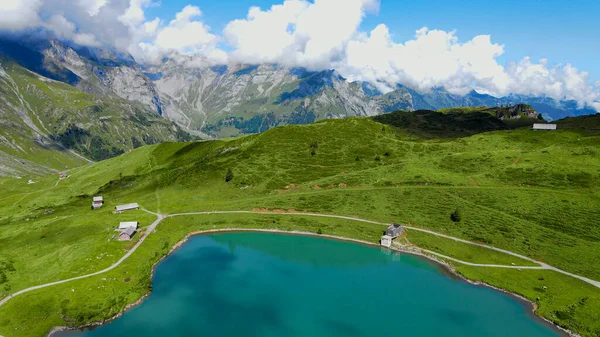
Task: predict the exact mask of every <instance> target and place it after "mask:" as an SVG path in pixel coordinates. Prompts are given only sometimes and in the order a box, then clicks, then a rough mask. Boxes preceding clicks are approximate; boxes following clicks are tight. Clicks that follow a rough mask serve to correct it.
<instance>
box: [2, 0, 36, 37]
mask: <svg viewBox="0 0 600 337" xmlns="http://www.w3.org/2000/svg"><path fill="white" fill-rule="evenodd" d="M41 5H42V1H41V0H1V1H0V30H11V31H18V30H22V29H26V28H33V27H36V26H38V25H39V24H40V22H41V19H40V17H39V15H38V11H39V9H40V7H41Z"/></svg>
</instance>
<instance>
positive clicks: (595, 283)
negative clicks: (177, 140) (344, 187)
mask: <svg viewBox="0 0 600 337" xmlns="http://www.w3.org/2000/svg"><path fill="white" fill-rule="evenodd" d="M142 210H143V211H144V212H147V213H149V214H152V215H155V216H156V217H157V218H156V220H155V221H154V222H153V223H152V224H151V225H150V226H149V227H148V229H147V230H146V235H144V236H142V237H141V238H140V239H139V241H138V242H137V243H136V244H135V245H134V246H133V247H132V248H131V250H129V251H128V252H127V253H126V254H125V255H124V256H123V257H121V258H120V259H119V260H118V261H117V262H115V263H114V264H113V265H111V266H110V267H108V268H105V269H103V270H100V271H97V272H95V273H91V274H87V275H82V276H77V277H73V278H70V279H66V280H62V281H56V282H51V283H46V284H42V285H38V286H34V287H29V288H27V289H23V290H20V291H18V292H16V293H14V294H10V295H8V296H7V297H5V298H4V299H2V300H0V307H1V306H2V305H4V304H6V303H7V302H8V301H9V300H11V299H13V298H15V297H16V296H19V295H22V294H24V293H27V292H30V291H34V290H38V289H43V288H47V287H50V286H54V285H58V284H64V283H67V282H71V281H76V280H81V279H85V278H89V277H93V276H97V275H100V274H104V273H106V272H109V271H111V270H113V269H115V268H116V267H118V266H119V265H121V264H122V263H123V262H124V261H125V260H127V258H129V257H130V256H131V255H133V253H134V252H135V251H136V250H137V249H138V248H139V247H140V246H141V245H142V243H143V242H144V241H145V240H146V238H147V237H148V236H149V235H150V234H152V233H154V232H155V230H156V227H157V226H158V225H159V224H160V223H161V222H162V221H163V220H164V219H167V218H173V217H180V216H193V215H214V214H217V215H218V214H257V215H279V216H286V215H287V216H308V217H322V218H333V219H343V220H350V221H358V222H363V223H370V224H376V225H382V226H387V225H388V224H387V223H383V222H377V221H372V220H366V219H361V218H356V217H350V216H343V215H330V214H318V213H300V212H270V211H264V212H263V211H210V212H190V213H177V214H171V215H164V214H159V213H155V212H151V211H148V210H146V209H144V208H142ZM404 228H406V229H408V230H414V231H420V232H423V233H427V234H431V235H435V236H439V237H442V238H446V239H450V240H454V241H456V242H461V243H465V244H469V245H474V246H478V247H483V248H486V249H490V250H494V251H497V252H501V253H504V254H508V255H511V256H514V257H517V258H520V259H523V260H527V261H530V262H534V263H536V264H538V265H539V266H537V267H536V266H512V265H511V266H506V265H494V264H475V263H470V262H466V261H461V260H459V259H455V258H451V257H448V256H445V255H442V254H439V253H435V252H432V251H428V250H422V251H424V252H427V253H430V254H433V255H436V256H439V257H441V258H444V259H448V260H450V261H454V262H457V263H461V264H465V265H469V266H476V267H482V268H488V267H489V268H506V269H519V268H520V269H539V270H544V269H545V270H552V271H555V272H558V273H561V274H564V275H567V276H571V277H573V278H576V279H579V280H581V281H583V282H586V283H588V284H591V285H592V286H594V287H596V288H600V282H598V281H595V280H592V279H589V278H586V277H583V276H580V275H576V274H573V273H569V272H567V271H564V270H562V269H559V268H556V267H553V266H551V265H549V264H546V263H543V262H540V261H536V260H534V259H532V258H529V257H527V256H523V255H520V254H517V253H514V252H511V251H508V250H505V249H501V248H497V247H494V246H488V245H484V244H481V243H476V242H471V241H468V240H464V239H460V238H456V237H453V236H449V235H446V234H441V233H437V232H434V231H431V230H428V229H423V228H418V227H412V226H404ZM228 230H230V231H236V230H237V229H235V228H231V229H228ZM340 239H344V238H340Z"/></svg>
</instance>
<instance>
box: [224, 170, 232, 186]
mask: <svg viewBox="0 0 600 337" xmlns="http://www.w3.org/2000/svg"><path fill="white" fill-rule="evenodd" d="M232 180H233V171H232V170H231V169H227V173H225V182H227V183H228V182H230V181H232Z"/></svg>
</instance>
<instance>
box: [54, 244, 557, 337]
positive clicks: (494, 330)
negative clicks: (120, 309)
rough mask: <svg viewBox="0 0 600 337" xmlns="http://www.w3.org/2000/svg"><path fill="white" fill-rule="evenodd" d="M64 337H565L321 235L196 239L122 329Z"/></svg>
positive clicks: (476, 292) (503, 303) (165, 266)
mask: <svg viewBox="0 0 600 337" xmlns="http://www.w3.org/2000/svg"><path fill="white" fill-rule="evenodd" d="M60 336H61V337H65V336H69V337H75V336H77V337H83V336H85V337H166V336H174V337H183V336H185V337H192V336H193V337H196V336H198V337H200V336H202V337H203V336H207V337H228V336H231V337H246V336H265V337H308V336H312V337H320V336H347V337H364V336H398V337H400V336H405V337H414V336H419V337H429V336H431V337H453V336H456V337H459V336H460V337H483V336H486V337H519V336H526V337H556V336H562V335H561V334H560V333H559V332H558V331H557V330H555V329H554V328H553V327H551V326H549V325H547V324H545V323H544V322H542V321H541V320H539V319H537V318H535V317H534V315H533V314H532V313H531V308H530V306H529V305H527V304H525V303H522V302H521V301H518V300H516V299H515V298H513V297H511V296H508V295H505V294H501V293H499V292H496V291H493V290H491V289H488V288H484V287H476V286H473V285H470V284H467V283H465V282H462V281H460V280H457V279H456V278H454V277H452V276H450V275H447V274H446V273H445V272H443V270H441V269H440V268H439V267H438V266H436V265H434V264H432V263H431V262H429V261H427V260H424V259H422V258H419V257H415V256H410V255H397V254H390V253H389V251H385V250H381V249H379V248H374V247H366V246H362V245H358V244H353V243H347V242H339V241H333V240H326V239H322V238H314V237H302V236H288V235H277V234H264V233H232V234H218V235H211V236H198V237H194V238H192V239H191V240H190V241H189V242H188V243H187V244H185V245H184V246H183V247H182V248H181V249H179V250H178V251H176V252H175V253H174V254H173V255H171V256H170V257H168V258H167V259H166V260H165V261H164V262H163V263H161V264H160V265H159V266H158V267H157V269H156V276H155V278H154V282H153V292H152V295H151V296H150V297H149V298H148V299H147V300H146V301H145V302H144V303H143V304H142V305H140V306H139V307H137V308H135V309H133V310H131V311H129V312H127V313H126V314H125V315H123V317H121V318H119V319H117V320H116V321H114V322H112V323H110V324H108V325H105V326H102V327H99V328H96V329H94V330H92V331H82V332H81V331H80V332H68V333H62V334H60Z"/></svg>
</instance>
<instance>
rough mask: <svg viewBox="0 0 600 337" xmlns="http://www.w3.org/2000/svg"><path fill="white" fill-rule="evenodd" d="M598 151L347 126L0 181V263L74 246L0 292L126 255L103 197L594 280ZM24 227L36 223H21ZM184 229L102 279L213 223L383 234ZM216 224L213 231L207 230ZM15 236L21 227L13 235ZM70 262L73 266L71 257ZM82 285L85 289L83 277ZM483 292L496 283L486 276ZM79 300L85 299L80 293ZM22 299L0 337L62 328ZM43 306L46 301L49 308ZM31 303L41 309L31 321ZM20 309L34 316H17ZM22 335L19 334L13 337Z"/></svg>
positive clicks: (85, 317) (288, 131)
mask: <svg viewBox="0 0 600 337" xmlns="http://www.w3.org/2000/svg"><path fill="white" fill-rule="evenodd" d="M314 142H316V143H318V148H317V149H316V151H315V152H316V153H315V155H311V148H310V144H311V143H314ZM598 144H600V137H598V136H584V135H582V134H580V133H576V132H572V131H559V132H552V133H540V132H531V131H527V130H518V131H503V132H491V133H484V134H478V135H475V136H471V137H467V138H458V139H445V140H440V139H430V140H423V139H419V138H416V137H415V136H406V132H405V130H397V129H394V128H393V127H390V126H384V125H382V124H379V123H376V122H374V121H371V120H369V119H359V118H351V119H347V120H328V121H323V122H319V123H316V124H313V125H294V126H287V127H281V128H275V129H272V130H270V131H267V132H265V133H263V134H260V135H253V136H248V137H242V138H236V139H228V140H219V141H210V142H195V143H165V144H160V145H153V146H148V147H143V148H139V149H136V150H134V151H132V152H131V153H128V154H125V155H123V156H120V157H117V158H113V159H111V160H107V161H103V162H100V163H97V164H95V165H93V166H87V167H83V168H79V169H76V170H73V171H72V172H71V176H70V177H69V178H68V179H66V180H63V181H60V183H59V184H58V185H57V186H56V187H54V184H56V180H57V179H56V177H54V176H52V177H45V178H43V179H40V180H39V182H38V184H39V185H37V187H39V189H37V190H36V188H35V187H32V186H27V185H26V182H23V181H22V180H2V181H1V182H3V183H4V186H6V192H5V193H3V194H4V195H3V196H0V207H1V210H2V211H1V213H0V238H2V240H3V241H2V242H7V243H10V242H13V241H14V242H17V243H18V244H19V245H20V246H18V247H17V246H16V245H15V246H4V245H0V256H9V255H10V254H12V253H11V251H12V250H15V251H16V252H21V251H26V250H28V249H29V250H31V251H32V252H33V251H41V252H52V251H53V250H55V249H56V248H57V247H60V246H61V245H62V244H63V242H67V243H68V244H69V245H71V246H70V247H75V248H76V250H75V251H74V252H73V254H71V255H68V256H67V258H66V259H64V260H61V259H60V258H55V259H50V258H48V256H49V255H48V254H41V255H38V256H36V255H34V254H29V253H24V254H25V255H24V256H25V257H26V258H24V259H22V260H21V262H20V263H21V264H20V265H17V266H18V268H17V271H18V270H19V269H22V270H27V271H28V273H29V274H32V275H37V276H31V277H32V278H33V279H31V280H25V279H23V278H20V277H17V276H15V273H12V274H10V273H9V274H8V281H7V282H6V283H5V284H3V285H0V289H1V287H5V286H9V287H10V289H11V290H10V291H11V292H12V291H15V290H17V289H19V288H23V287H26V286H27V285H29V284H30V283H45V282H49V281H51V280H55V279H57V278H62V277H66V276H67V274H69V273H70V275H72V276H76V274H77V273H85V272H86V270H85V268H86V267H87V264H86V262H85V259H86V258H95V257H97V256H98V255H99V254H100V253H102V252H107V251H108V249H114V251H116V250H118V249H121V252H122V253H123V249H124V247H122V246H119V245H115V246H112V243H110V242H109V241H108V239H107V236H106V235H107V234H106V232H105V231H106V228H108V224H107V223H108V222H110V223H113V222H114V223H115V224H116V223H118V219H117V218H116V217H115V216H113V215H111V214H106V215H105V216H106V218H104V215H97V213H93V212H90V211H89V201H90V200H91V196H93V195H96V194H102V195H103V196H104V198H105V200H106V201H107V203H108V204H107V209H108V208H109V207H112V206H114V205H117V204H120V203H126V202H138V203H140V204H141V205H143V206H144V207H145V208H147V209H149V210H152V211H157V210H160V211H161V212H163V213H169V214H175V213H181V212H198V211H211V210H252V209H255V208H268V209H285V210H290V209H295V210H298V211H310V212H315V213H331V214H339V215H350V216H358V217H362V218H366V219H372V220H377V221H380V222H391V221H396V222H402V223H407V224H411V225H412V226H417V227H423V228H429V229H433V230H435V231H437V232H440V233H445V234H449V235H452V236H456V237H460V238H464V239H467V240H471V241H476V242H484V243H487V244H490V245H493V246H496V247H500V248H504V249H508V250H511V251H514V252H517V253H520V254H523V255H526V256H528V257H531V258H534V259H537V260H540V261H543V262H546V263H549V264H551V265H553V266H555V267H558V268H561V269H564V270H568V271H570V272H573V273H577V274H581V275H583V276H586V277H589V278H592V279H597V280H600V269H599V268H598V266H597V261H599V260H600V232H599V228H600V214H599V212H600V211H599V210H600V193H599V192H598V186H600V158H598V156H595V155H594V151H589V149H590V148H593V147H594V146H597V145H598ZM586 149H587V150H586ZM228 169H231V170H232V171H233V173H234V179H233V180H232V181H231V182H229V183H226V182H225V179H224V177H225V172H226V171H227V170H228ZM3 191H4V190H3ZM48 208H52V209H55V210H56V213H54V214H52V215H47V216H39V214H40V213H43V210H45V209H48ZM457 208H459V209H460V210H461V213H462V222H460V223H453V222H452V221H451V220H450V214H451V213H452V212H454V210H455V209H457ZM34 216H38V218H33V217H34ZM60 216H62V218H61V217H60ZM142 216H143V215H142V214H140V217H142ZM28 218H33V219H34V220H33V221H32V220H31V219H30V220H29V221H26V219H28ZM62 219H67V220H65V221H62ZM187 219H188V218H173V219H168V220H166V221H165V222H164V223H162V224H161V225H160V226H159V227H158V234H157V235H151V236H150V237H149V238H148V241H146V242H145V243H144V245H142V248H141V250H140V252H139V254H138V252H136V254H134V256H132V259H131V260H128V261H126V262H125V263H124V264H123V266H122V268H118V270H115V271H111V275H113V274H114V275H116V276H118V277H117V278H118V279H124V278H126V277H128V276H127V275H129V276H134V278H135V279H139V280H147V276H148V275H149V267H148V266H149V265H151V262H152V261H154V260H155V259H156V258H158V257H159V256H161V254H163V253H164V251H166V250H168V249H169V247H171V246H172V245H173V244H174V243H175V242H177V241H178V240H179V239H180V238H182V237H183V236H185V234H186V233H187V232H189V231H193V230H198V229H202V228H210V227H211V226H217V227H218V226H222V227H240V226H245V227H247V228H251V227H258V228H282V229H304V230H308V231H317V230H318V229H319V228H321V230H322V232H324V233H327V234H335V235H340V236H347V237H352V238H359V239H364V240H368V241H371V242H376V241H377V240H378V239H379V237H380V235H381V231H382V228H381V227H380V226H374V227H365V225H364V224H360V223H354V222H353V223H344V224H343V225H338V224H337V223H335V222H326V221H325V220H319V221H318V222H317V223H315V222H314V221H317V220H315V219H308V218H307V220H306V221H309V223H307V224H302V223H300V224H299V223H298V222H299V221H300V220H301V219H304V218H300V219H297V220H291V218H285V219H289V220H283V219H284V216H280V217H277V216H273V217H271V218H268V219H270V221H271V222H269V221H268V220H267V221H262V220H261V221H260V222H257V221H258V220H253V219H257V218H255V217H254V216H251V215H244V216H241V217H238V218H236V219H231V218H228V216H224V215H219V216H216V215H215V216H214V220H211V221H213V222H215V223H205V222H202V221H207V220H197V219H201V217H197V218H196V217H194V218H190V219H191V220H187ZM238 219H239V220H238ZM279 219H281V220H279ZM151 220H152V218H151V217H149V218H145V220H141V221H142V222H144V221H145V222H146V223H149V222H151ZM273 220H274V221H275V223H273ZM218 221H223V222H222V223H218V224H217V223H216V222H218ZM243 221H247V223H246V224H244V222H243ZM280 221H288V222H289V223H282V222H280ZM193 222H197V223H193ZM21 228H22V229H23V230H19V229H21ZM38 228H47V229H48V230H49V231H50V233H52V240H41V239H40V238H41V235H40V232H39V230H38ZM163 239H164V241H160V240H163ZM157 241H160V242H157ZM151 242H154V243H151ZM437 248H438V249H442V250H444V252H445V253H447V254H446V255H451V256H463V257H464V256H471V257H472V258H473V259H475V258H477V259H479V256H478V254H476V253H474V252H469V251H465V250H464V248H463V247H454V246H451V245H446V244H444V245H443V246H442V245H440V244H438V247H437ZM142 252H144V253H142ZM49 254H50V253H49ZM57 254H58V253H57ZM144 254H148V255H144ZM113 255H114V256H110V257H108V258H106V260H103V262H102V263H105V264H106V265H108V264H110V262H111V261H112V262H114V261H116V260H117V259H118V256H117V255H116V254H113ZM54 256H55V257H60V255H54ZM79 256H81V257H83V259H78V258H77V257H79ZM139 256H145V257H144V258H143V259H142V260H141V261H144V263H141V264H140V261H138V260H137V259H138V258H139ZM148 256H150V258H149V257H148ZM496 258H498V259H503V258H502V257H494V256H493V255H491V256H487V255H486V257H485V261H486V262H487V261H489V260H488V259H496ZM481 259H482V260H481V261H484V259H483V257H481ZM42 261H43V262H44V263H42ZM498 261H500V260H498ZM509 263H510V262H509ZM515 263H516V262H515ZM100 264H101V263H96V264H94V265H93V267H94V269H95V270H98V269H101V266H100ZM125 273H127V274H125ZM523 273H529V271H527V272H526V271H523ZM517 275H518V274H517ZM509 276H510V275H509ZM513 276H514V275H513ZM484 277H487V276H485V275H484ZM98 279H100V278H98ZM485 280H486V281H488V280H487V278H486V279H485ZM564 280H565V282H566V283H567V284H568V283H569V280H571V281H572V284H573V286H574V287H578V284H580V282H579V281H577V280H576V279H571V278H568V277H566V278H565V279H564ZM33 281H36V282H33ZM27 282H30V283H27ZM81 282H82V283H81V285H82V286H83V287H86V286H87V282H92V280H86V281H81ZM140 282H141V281H140ZM489 282H490V283H492V284H495V285H498V286H502V284H500V283H498V282H497V281H494V279H492V278H490V280H489ZM511 282H518V279H514V280H511ZM134 283H135V282H133V281H132V282H130V283H127V286H126V287H121V288H120V287H118V286H115V287H114V288H111V289H112V290H111V291H114V295H111V297H110V298H115V302H103V301H104V299H103V298H102V299H101V297H100V296H98V297H95V295H94V294H87V293H86V295H83V296H82V297H81V299H79V297H77V296H75V295H74V294H69V296H68V298H72V299H73V305H72V307H71V304H67V305H66V307H67V309H65V310H69V315H67V317H71V315H80V317H79V316H78V318H77V319H76V320H73V321H71V323H70V324H72V325H76V324H78V323H81V322H89V321H93V320H95V319H98V318H99V317H106V316H107V315H110V314H111V313H114V312H116V311H118V310H119V309H120V308H122V307H123V305H124V304H125V303H128V302H131V301H133V300H135V299H137V298H139V296H141V294H143V293H145V290H147V289H148V288H147V287H148V286H149V285H148V282H147V281H144V282H142V283H140V288H128V287H137V286H135V285H134ZM79 286H80V283H79V281H77V282H74V283H73V284H70V285H67V286H64V289H66V290H65V291H71V289H74V288H73V287H79ZM97 286H98V285H95V287H96V288H97ZM60 288H61V289H62V288H63V287H60ZM587 291H590V292H597V291H598V290H597V289H588V290H587ZM76 294H79V295H81V292H76ZM34 295H37V296H38V297H35V296H34ZM32 296H33V297H32ZM55 296H56V297H55ZM65 296H66V295H65ZM557 296H559V295H557ZM569 296H570V295H569V294H567V293H565V295H564V296H563V298H562V299H561V301H563V302H568V301H569V300H570V297H569ZM590 297H592V296H590ZM31 298H39V300H36V301H35V302H34V303H30V302H27V301H25V302H21V300H20V298H17V299H15V300H14V302H13V301H12V300H11V302H9V306H7V307H6V308H4V307H3V308H1V309H0V317H3V319H5V320H6V319H8V320H10V322H9V323H6V324H4V325H2V320H1V319H0V334H3V335H5V337H9V336H11V335H8V334H7V333H6V332H5V330H6V331H13V329H14V328H15V327H21V326H25V325H24V324H25V323H26V322H31V321H29V319H33V318H35V317H37V320H35V323H33V324H32V326H35V329H37V328H38V327H37V326H38V325H39V326H40V328H39V330H36V331H38V333H32V334H31V335H34V336H39V335H41V334H40V333H39V331H42V330H44V329H45V328H47V327H49V326H51V325H53V324H66V323H64V322H62V323H60V322H59V323H56V320H57V319H59V318H58V317H59V313H60V310H62V309H58V308H59V307H57V305H59V303H60V301H59V300H58V298H59V297H58V296H57V295H56V294H55V293H53V291H52V290H50V289H45V290H41V291H36V292H34V293H32V294H28V295H25V296H24V297H23V299H31ZM44 298H49V300H48V302H45V301H44ZM52 298H54V299H52ZM118 298H120V299H118ZM117 299H118V300H117ZM57 301H58V302H57ZM79 301H81V302H79ZM563 302H561V303H563ZM19 303H20V304H19ZM77 303H79V304H77ZM107 303H112V304H110V305H109V304H107ZM553 303H558V302H548V303H547V306H546V309H545V310H546V311H544V312H545V314H544V315H546V316H547V317H550V316H549V315H550V313H552V312H555V311H556V310H561V307H560V306H557V305H554V304H553ZM46 305H47V307H46ZM36 306H37V307H39V308H40V310H46V311H44V313H41V312H35V310H37V309H35V308H36ZM25 308H28V309H26V310H25ZM44 308H45V309H44ZM69 308H70V309H69ZM86 308H87V309H86ZM19 309H23V310H25V311H24V312H27V310H31V311H32V313H31V315H23V316H21V315H18V317H16V313H17V311H18V310H19ZM4 313H6V314H4ZM599 313H600V311H598V312H596V316H594V315H593V314H591V313H586V314H585V315H583V314H579V313H576V314H575V316H574V318H573V319H572V321H573V322H577V325H569V326H571V327H573V328H574V329H575V330H576V331H580V332H582V333H585V330H578V329H579V328H578V327H579V326H587V325H588V323H589V322H590V321H591V318H595V319H598V320H600V316H598V314H599ZM4 317H8V318H4ZM44 317H45V318H44ZM42 318H44V319H42ZM561 324H566V323H561ZM590 326H591V325H590ZM4 327H6V329H4ZM21 335H23V336H25V335H24V334H17V335H16V336H21ZM586 336H594V335H593V334H590V333H588V334H586Z"/></svg>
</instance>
